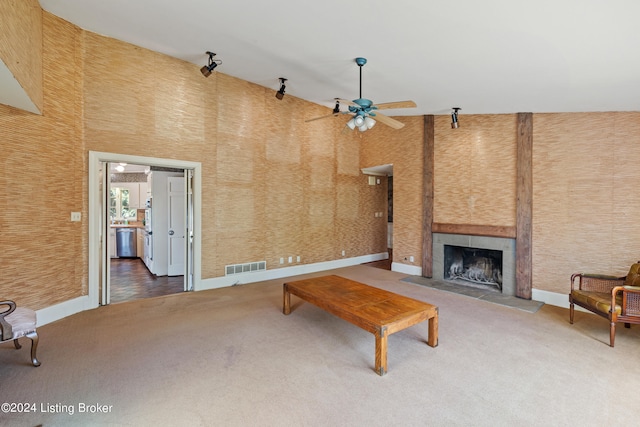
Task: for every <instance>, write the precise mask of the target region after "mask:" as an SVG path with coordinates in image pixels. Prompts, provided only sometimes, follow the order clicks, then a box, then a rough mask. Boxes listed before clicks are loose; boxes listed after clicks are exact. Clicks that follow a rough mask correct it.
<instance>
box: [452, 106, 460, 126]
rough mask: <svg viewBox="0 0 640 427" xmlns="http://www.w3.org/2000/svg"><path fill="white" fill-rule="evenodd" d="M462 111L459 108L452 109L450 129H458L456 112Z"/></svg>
mask: <svg viewBox="0 0 640 427" xmlns="http://www.w3.org/2000/svg"><path fill="white" fill-rule="evenodd" d="M459 110H462V108H460V107H453V112H452V113H451V129H458V127H459V125H458V111H459Z"/></svg>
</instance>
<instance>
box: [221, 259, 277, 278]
mask: <svg viewBox="0 0 640 427" xmlns="http://www.w3.org/2000/svg"><path fill="white" fill-rule="evenodd" d="M266 269H267V261H256V262H246V263H244V264H232V265H227V266H225V268H224V271H225V273H224V275H225V276H231V275H233V274H240V273H254V272H256V271H266Z"/></svg>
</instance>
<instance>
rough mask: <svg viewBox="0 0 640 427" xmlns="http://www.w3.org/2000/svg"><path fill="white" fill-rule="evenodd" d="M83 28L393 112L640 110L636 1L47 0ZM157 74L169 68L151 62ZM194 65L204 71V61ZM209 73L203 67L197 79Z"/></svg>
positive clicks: (298, 92)
mask: <svg viewBox="0 0 640 427" xmlns="http://www.w3.org/2000/svg"><path fill="white" fill-rule="evenodd" d="M40 4H41V5H42V7H43V8H44V9H45V10H47V11H49V12H51V13H52V14H54V15H57V16H59V17H61V18H63V19H65V20H67V21H69V22H71V23H73V24H75V25H77V26H79V27H81V28H83V29H86V30H89V31H92V32H95V33H98V34H102V35H105V36H109V37H113V38H116V39H119V40H123V41H126V42H129V43H132V44H135V45H138V46H141V47H144V48H148V49H151V50H153V51H157V52H161V53H164V54H167V55H170V56H173V57H176V58H180V59H182V60H185V61H188V62H192V63H194V64H197V65H198V66H199V67H200V66H203V65H205V64H206V63H207V59H208V57H207V55H206V54H205V52H206V51H213V52H215V53H216V54H217V55H216V59H220V60H221V61H222V64H221V65H220V66H219V67H218V68H216V70H215V72H221V73H225V74H228V75H231V76H235V77H238V78H241V79H244V80H247V81H250V82H253V83H256V84H259V85H261V86H265V87H268V88H272V89H273V90H274V93H275V91H276V90H277V89H278V88H279V81H278V78H279V77H285V78H287V79H288V81H287V83H286V94H288V95H293V96H296V97H299V98H302V99H305V100H308V101H311V102H314V103H317V104H322V105H326V106H327V107H332V106H333V101H332V100H333V99H334V98H346V99H349V100H351V99H355V98H358V97H359V85H358V84H359V83H358V82H359V81H358V78H359V77H358V76H359V74H358V73H359V71H358V66H357V65H356V64H355V62H354V58H356V57H365V58H367V60H368V63H367V64H366V65H365V66H364V68H363V70H362V72H363V86H362V92H363V93H362V95H363V97H364V98H368V99H371V100H373V101H374V102H375V103H384V102H390V101H400V100H407V99H412V100H414V101H415V102H416V103H417V108H414V109H400V110H388V111H387V113H388V114H389V115H396V116H401V115H422V114H448V113H449V112H450V111H451V108H452V107H461V108H462V111H461V114H472V113H473V114H499V113H514V112H534V113H536V112H585V111H638V110H640V108H639V105H640V77H639V76H640V55H638V53H637V49H638V46H640V25H638V17H639V16H640V2H639V1H637V0H607V1H603V0H535V1H534V0H530V1H519V0H516V1H514V0H484V1H477V0H457V1H448V2H444V1H440V2H435V1H417V0H386V1H382V0H369V1H366V2H363V1H339V0H322V1H313V2H312V1H301V0H271V1H258V0H216V1H211V0H180V1H171V0H113V1H104V0H40ZM154 72H156V73H162V72H163V71H162V70H154ZM194 72H196V73H199V71H198V69H197V68H194ZM202 78H205V77H202Z"/></svg>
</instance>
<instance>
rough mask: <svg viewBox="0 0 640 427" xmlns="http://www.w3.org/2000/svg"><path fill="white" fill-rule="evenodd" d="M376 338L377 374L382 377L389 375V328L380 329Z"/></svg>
mask: <svg viewBox="0 0 640 427" xmlns="http://www.w3.org/2000/svg"><path fill="white" fill-rule="evenodd" d="M375 336H376V373H377V374H378V375H380V376H382V375H384V374H386V373H387V338H388V336H389V335H388V334H387V328H386V327H383V328H380V329H379V330H378V331H376V333H375Z"/></svg>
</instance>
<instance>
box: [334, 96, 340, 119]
mask: <svg viewBox="0 0 640 427" xmlns="http://www.w3.org/2000/svg"><path fill="white" fill-rule="evenodd" d="M337 114H340V100H339V99H338V98H336V106H335V107H333V115H334V116H335V115H337Z"/></svg>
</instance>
